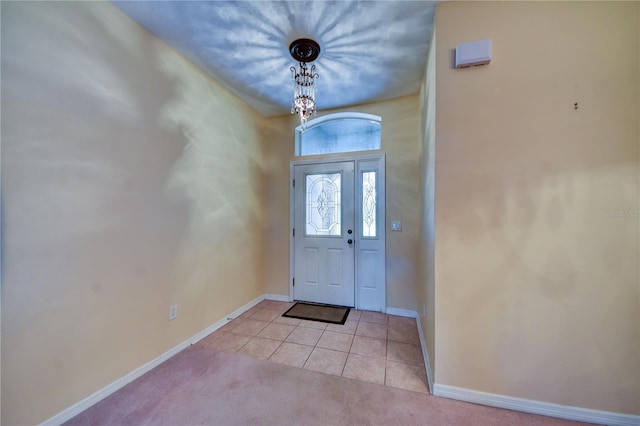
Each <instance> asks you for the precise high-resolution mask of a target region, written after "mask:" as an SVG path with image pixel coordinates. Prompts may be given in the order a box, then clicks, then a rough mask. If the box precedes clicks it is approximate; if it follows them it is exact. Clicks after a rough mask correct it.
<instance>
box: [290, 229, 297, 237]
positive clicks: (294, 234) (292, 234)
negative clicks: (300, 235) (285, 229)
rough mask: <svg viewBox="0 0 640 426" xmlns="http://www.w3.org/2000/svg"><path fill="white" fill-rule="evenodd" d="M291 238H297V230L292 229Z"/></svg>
mask: <svg viewBox="0 0 640 426" xmlns="http://www.w3.org/2000/svg"><path fill="white" fill-rule="evenodd" d="M291 236H292V237H295V236H296V228H292V229H291Z"/></svg>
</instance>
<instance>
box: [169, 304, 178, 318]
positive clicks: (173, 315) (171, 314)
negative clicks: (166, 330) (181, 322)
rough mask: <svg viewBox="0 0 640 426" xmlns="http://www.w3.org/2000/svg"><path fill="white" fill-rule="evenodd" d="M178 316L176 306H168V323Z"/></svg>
mask: <svg viewBox="0 0 640 426" xmlns="http://www.w3.org/2000/svg"><path fill="white" fill-rule="evenodd" d="M177 316H178V305H171V306H169V321H171V320H174V319H176V317H177Z"/></svg>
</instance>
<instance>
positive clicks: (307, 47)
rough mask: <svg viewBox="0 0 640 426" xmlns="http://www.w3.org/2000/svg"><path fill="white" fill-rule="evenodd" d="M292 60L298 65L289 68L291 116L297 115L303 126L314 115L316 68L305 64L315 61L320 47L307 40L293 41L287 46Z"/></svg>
mask: <svg viewBox="0 0 640 426" xmlns="http://www.w3.org/2000/svg"><path fill="white" fill-rule="evenodd" d="M289 52H290V53H291V56H292V57H293V59H295V60H296V61H298V62H299V63H300V66H299V68H298V69H296V67H291V76H292V77H293V102H292V103H291V114H298V117H300V123H301V124H302V125H303V126H304V125H305V124H306V123H307V120H308V119H309V117H311V116H312V115H316V85H315V82H316V78H318V74H317V73H316V66H315V65H311V67H309V66H308V65H307V64H308V63H309V62H313V61H315V60H316V58H317V57H318V55H319V54H320V45H319V44H318V43H316V42H315V41H313V40H310V39H308V38H301V39H298V40H295V41H294V42H293V43H291V44H290V45H289Z"/></svg>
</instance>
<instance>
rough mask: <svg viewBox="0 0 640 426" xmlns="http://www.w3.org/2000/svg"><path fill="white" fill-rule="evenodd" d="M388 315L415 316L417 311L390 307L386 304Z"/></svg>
mask: <svg viewBox="0 0 640 426" xmlns="http://www.w3.org/2000/svg"><path fill="white" fill-rule="evenodd" d="M386 313H387V314H388V315H397V316H399V317H408V318H417V317H418V313H417V312H416V311H410V310H408V309H400V308H390V307H388V306H387V312H386Z"/></svg>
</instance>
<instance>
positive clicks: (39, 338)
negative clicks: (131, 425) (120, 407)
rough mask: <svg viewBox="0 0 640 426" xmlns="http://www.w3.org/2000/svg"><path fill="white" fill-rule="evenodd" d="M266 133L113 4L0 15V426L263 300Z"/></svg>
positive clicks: (46, 410) (14, 9) (55, 407)
mask: <svg viewBox="0 0 640 426" xmlns="http://www.w3.org/2000/svg"><path fill="white" fill-rule="evenodd" d="M262 126H263V119H261V118H260V117H259V116H257V115H256V114H255V113H254V112H253V111H252V110H250V109H249V108H248V107H247V106H246V105H245V104H243V103H241V102H240V101H238V100H237V99H236V98H234V97H233V96H232V95H230V94H229V93H228V92H227V91H226V90H224V89H222V88H221V86H219V85H218V84H217V83H214V82H212V80H211V79H209V78H208V77H205V76H204V75H203V74H202V73H201V72H200V71H199V70H198V69H196V68H195V67H194V66H193V65H192V64H191V63H189V62H187V61H186V60H185V59H184V58H182V57H181V56H179V55H178V54H176V52H175V51H174V50H172V49H170V48H168V47H167V46H166V45H164V44H162V43H161V42H159V41H158V39H157V38H155V37H153V36H151V35H150V34H149V33H147V32H146V31H144V30H143V29H142V28H141V27H139V26H138V25H137V24H135V23H133V21H131V20H130V19H129V18H128V17H126V16H125V15H124V14H122V13H121V12H120V11H119V10H117V9H116V8H115V7H113V6H112V5H111V4H109V3H106V2H101V3H92V2H81V3H60V2H55V3H35V2H21V3H9V2H3V4H2V151H3V152H2V196H3V208H4V211H3V222H4V223H3V235H2V238H3V256H4V258H3V265H2V266H3V270H2V406H3V408H4V410H3V412H2V424H35V423H38V422H41V421H43V420H45V419H47V418H49V417H50V416H52V415H55V414H57V413H59V412H60V411H62V410H64V409H66V408H68V407H69V406H71V405H72V404H74V403H76V402H78V401H79V400H81V399H83V398H85V397H87V396H88V395H90V394H91V393H93V392H95V391H97V390H98V389H100V388H102V387H103V386H105V385H107V384H109V383H111V382H113V381H114V380H116V379H118V378H120V377H122V376H124V375H125V374H127V373H129V372H131V371H132V370H134V369H135V368H138V367H140V366H141V365H143V364H145V363H146V362H148V361H150V360H152V359H153V358H155V357H157V356H159V355H160V354H162V353H164V352H165V351H167V350H168V349H170V348H172V347H173V346H175V345H176V344H178V343H180V342H181V341H183V340H184V339H186V338H188V337H190V336H192V335H193V334H195V333H196V332H199V331H201V330H203V329H204V328H206V327H207V326H209V325H211V324H212V323H214V322H215V321H217V320H219V319H222V318H223V317H224V316H225V315H227V314H229V313H230V312H232V311H233V310H235V309H237V308H238V307H240V306H242V305H243V304H245V303H247V302H248V301H250V300H252V299H254V298H255V297H257V296H259V295H261V294H263V293H264V286H263V282H262V278H263V275H264V270H263V252H262V243H261V241H262V238H261V236H262V232H263V226H264V223H263V221H262V219H261V218H262V214H261V205H262V201H261V198H260V197H261V195H260V194H262V183H261V182H262V174H263V167H262V163H261V158H262V157H263V155H264V154H263V153H262V147H261V144H260V140H261V135H262ZM247 266H250V267H247ZM175 303H177V304H178V318H177V319H176V320H174V321H171V322H169V321H168V319H167V315H168V307H169V305H171V304H175Z"/></svg>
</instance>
